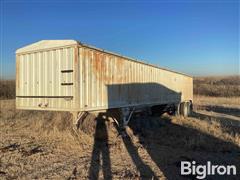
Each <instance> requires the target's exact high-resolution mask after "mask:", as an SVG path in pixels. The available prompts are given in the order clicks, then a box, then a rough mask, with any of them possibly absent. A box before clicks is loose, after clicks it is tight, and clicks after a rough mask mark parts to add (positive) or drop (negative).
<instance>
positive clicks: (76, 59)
mask: <svg viewBox="0 0 240 180" xmlns="http://www.w3.org/2000/svg"><path fill="white" fill-rule="evenodd" d="M74 52H75V53H74V56H75V57H74V63H75V65H76V67H77V64H78V46H76V47H75V48H74Z"/></svg>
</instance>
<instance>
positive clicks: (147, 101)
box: [16, 40, 193, 117]
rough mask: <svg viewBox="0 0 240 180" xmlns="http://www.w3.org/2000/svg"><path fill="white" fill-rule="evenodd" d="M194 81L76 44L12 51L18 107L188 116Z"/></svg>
mask: <svg viewBox="0 0 240 180" xmlns="http://www.w3.org/2000/svg"><path fill="white" fill-rule="evenodd" d="M192 100H193V80H192V77H190V76H188V75H185V74H183V73H179V72H175V71H172V70H168V69H164V68H161V67H158V66H154V65H151V64H147V63H145V62H142V61H138V60H136V59H132V58H129V57H125V56H122V55H119V54H116V53H113V52H109V51H106V50H103V49H99V48H96V47H93V46H90V45H86V44H83V43H81V42H79V41H75V40H42V41H39V42H36V43H33V44H30V45H28V46H25V47H23V48H20V49H18V50H17V51H16V108H17V109H26V110H27V109H28V110H49V111H70V112H71V113H72V114H73V115H74V117H77V115H79V114H80V113H81V112H90V111H103V110H109V109H121V110H122V112H123V115H124V117H127V116H129V114H130V113H131V111H132V110H133V109H136V108H138V107H143V106H144V107H150V108H151V109H152V110H153V111H156V110H160V111H162V112H164V111H167V112H169V113H170V112H173V111H177V112H180V113H181V114H183V115H187V114H188V113H189V111H190V109H191V103H192Z"/></svg>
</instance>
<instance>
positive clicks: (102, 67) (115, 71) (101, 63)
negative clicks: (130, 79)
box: [91, 51, 127, 84]
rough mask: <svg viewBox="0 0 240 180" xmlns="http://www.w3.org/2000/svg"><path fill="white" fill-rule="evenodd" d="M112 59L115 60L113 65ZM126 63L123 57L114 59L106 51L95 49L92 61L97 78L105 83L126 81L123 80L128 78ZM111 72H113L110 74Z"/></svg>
mask: <svg viewBox="0 0 240 180" xmlns="http://www.w3.org/2000/svg"><path fill="white" fill-rule="evenodd" d="M110 61H111V62H114V65H113V66H110ZM124 63H125V62H124V59H123V58H119V57H115V59H113V58H112V57H111V56H109V55H107V54H105V53H99V52H97V51H93V59H92V61H91V66H92V70H93V73H94V75H95V77H96V79H98V80H99V81H100V82H103V83H105V84H109V83H118V84H119V83H124V82H123V81H124V80H126V79H127V77H126V75H127V74H126V73H125V72H126V71H125V69H124V68H125V66H124ZM108 65H109V67H108ZM110 69H111V70H110ZM109 72H112V73H111V74H110V73H109Z"/></svg>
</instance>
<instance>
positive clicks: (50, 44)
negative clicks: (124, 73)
mask: <svg viewBox="0 0 240 180" xmlns="http://www.w3.org/2000/svg"><path fill="white" fill-rule="evenodd" d="M73 45H80V46H83V47H87V48H91V49H95V50H98V51H102V52H104V53H108V54H112V55H115V56H119V57H123V58H126V59H129V60H131V61H135V62H138V63H141V64H146V65H148V66H152V67H155V68H159V69H163V70H166V71H170V72H173V73H177V74H182V75H185V76H188V77H191V76H189V75H187V74H184V73H181V72H176V71H173V70H170V69H167V68H162V67H159V66H157V65H153V64H149V63H146V62H144V61H140V60H138V59H133V58H130V57H127V56H123V55H120V54H117V53H113V52H110V51H106V50H104V49H100V48H97V47H94V46H91V45H88V44H85V43H82V42H80V41H76V40H41V41H38V42H36V43H33V44H29V45H27V46H24V47H22V48H19V49H17V50H16V54H21V53H28V52H34V51H36V52H37V51H42V50H47V49H53V48H54V49H55V48H60V47H66V46H73Z"/></svg>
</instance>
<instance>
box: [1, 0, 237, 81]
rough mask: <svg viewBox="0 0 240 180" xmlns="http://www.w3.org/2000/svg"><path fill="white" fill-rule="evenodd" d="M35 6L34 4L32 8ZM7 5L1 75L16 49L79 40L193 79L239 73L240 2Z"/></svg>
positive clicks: (7, 73) (11, 65)
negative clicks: (53, 40)
mask: <svg viewBox="0 0 240 180" xmlns="http://www.w3.org/2000/svg"><path fill="white" fill-rule="evenodd" d="M31 2H32V3H31ZM31 2H30V1H26V0H25V1H11V0H9V1H1V56H0V58H1V73H0V75H1V76H2V77H5V78H14V77H15V50H16V49H17V48H20V47H22V46H25V45H27V44H30V43H33V42H36V41H39V40H43V39H76V40H79V41H82V42H85V43H87V44H90V45H94V46H97V47H99V48H103V49H106V50H110V51H113V52H116V53H120V54H122V55H126V56H130V57H133V58H137V59H140V60H144V61H146V62H148V63H152V64H156V65H159V66H162V67H167V68H170V69H173V70H177V71H180V72H184V73H187V74H190V75H193V76H197V75H232V74H239V68H240V66H239V40H240V39H239V1H231V0H226V1H199V0H196V1H189V0H188V1H141V2H140V3H139V2H138V3H137V1H128V2H126V1H125V2H120V1H115V2H113V3H112V1H104V2H96V1H95V2H93V1H91V2H88V1H82V2H76V1H65V2H64V1H52V2H50V3H49V2H47V1H35V2H33V1H31Z"/></svg>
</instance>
